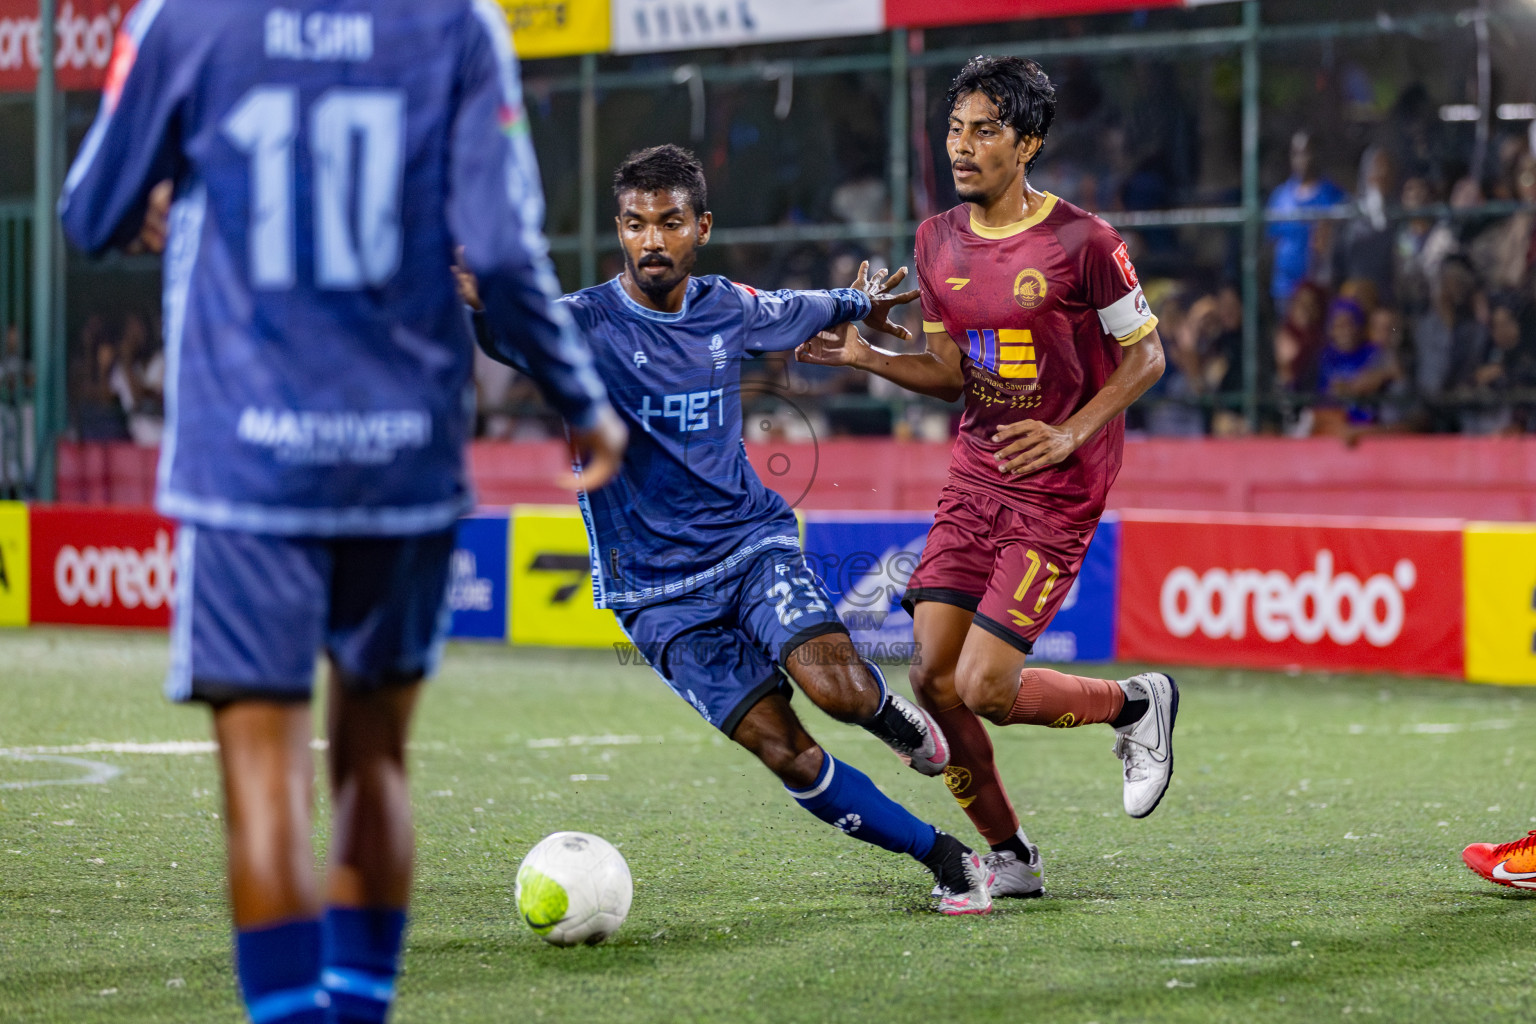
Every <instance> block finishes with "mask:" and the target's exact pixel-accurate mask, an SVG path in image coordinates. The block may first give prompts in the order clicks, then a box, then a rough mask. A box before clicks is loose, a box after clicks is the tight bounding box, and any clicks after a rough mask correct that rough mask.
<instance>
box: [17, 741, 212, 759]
mask: <svg viewBox="0 0 1536 1024" xmlns="http://www.w3.org/2000/svg"><path fill="white" fill-rule="evenodd" d="M217 749H218V747H217V746H215V745H214V743H213V741H212V740H165V741H162V742H159V743H75V744H72V745H70V746H67V747H7V748H5V749H0V754H6V755H10V756H12V757H18V756H22V755H26V754H172V755H180V756H184V755H187V754H211V753H213V752H214V751H215V750H217Z"/></svg>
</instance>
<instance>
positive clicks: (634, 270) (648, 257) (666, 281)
mask: <svg viewBox="0 0 1536 1024" xmlns="http://www.w3.org/2000/svg"><path fill="white" fill-rule="evenodd" d="M697 259H698V256H697V252H696V250H693V249H690V250H689V251H688V254H687V255H686V256H684V257H683V258H682V259H681V260H676V261H674V260H673V259H672V258H671V257H669V256H665V255H663V254H661V253H659V252H648V253H646V254H645V255H644V256H641V257H640V259H639V261H638V263H637V262H636V261H635V259H634V257H632V256H631V255H630V254H629V251H628V250H625V252H624V266H625V269H626V270H627V271H628V273H629V279H630V280H631V281H633V282H635V287H637V288H639V289H640V291H641V292H643V293H644V294H645V297H646V298H648V299H650V300H651V301H652V302H654V303H656V304H657V305H660V304H661V303H662V302H663V301H664V300H665V299H666V297H667V295H668V294H669V293H670V292H671V291H672V289H674V288H676V287H677V286H678V284H679V283H680V282H682V281H683V280H684V279H685V278H687V277H688V275H689V274H691V273H693V266H694V263H695V262H697ZM646 267H667V268H670V270H669V271H668V272H666V273H661V274H643V273H641V271H642V270H644V269H645V268H646Z"/></svg>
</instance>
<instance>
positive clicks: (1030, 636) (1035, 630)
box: [901, 486, 1093, 654]
mask: <svg viewBox="0 0 1536 1024" xmlns="http://www.w3.org/2000/svg"><path fill="white" fill-rule="evenodd" d="M1092 539H1093V530H1092V529H1089V530H1085V531H1082V532H1076V531H1070V530H1065V529H1063V528H1061V527H1059V526H1053V525H1052V524H1050V523H1047V522H1045V521H1044V520H1043V519H1041V518H1040V517H1038V516H1032V515H1029V514H1027V513H1024V512H1019V511H1016V510H1014V509H1011V508H1009V507H1008V506H1006V505H1004V504H1002V503H1001V502H999V501H997V500H996V499H994V498H992V497H990V496H988V495H985V494H978V493H976V492H975V491H970V490H962V489H960V488H957V487H953V486H949V487H945V488H944V491H943V493H942V494H941V495H940V496H939V510H938V513H937V514H936V515H935V516H934V520H933V529H932V530H931V531H929V533H928V542H927V544H925V545H924V546H923V557H922V560H921V561H920V562H918V565H917V570H916V571H915V572H913V574H912V579H911V581H910V582H908V584H907V592H906V594H905V595H904V596H903V597H902V599H901V604H902V607H903V608H905V609H906V610H907V612H908V614H911V613H912V611H913V609H914V608H915V607H916V606H917V604H918V602H920V601H936V602H938V603H940V604H952V605H954V606H956V607H957V608H964V609H966V610H967V611H970V612H975V613H976V617H975V619H974V620H972V621H974V622H975V624H976V625H977V626H979V627H980V628H982V629H984V630H986V631H987V632H989V633H992V634H993V635H995V636H998V637H1001V638H1002V639H1003V640H1006V641H1007V642H1008V643H1010V644H1012V645H1013V646H1014V647H1017V648H1018V649H1019V650H1021V651H1023V652H1024V653H1025V654H1029V653H1030V652H1031V651H1033V650H1034V645H1035V640H1036V639H1038V638H1039V636H1040V634H1041V633H1043V632H1045V627H1046V625H1047V624H1048V623H1049V622H1050V621H1051V618H1052V617H1053V616H1054V615H1055V614H1056V609H1058V608H1060V607H1061V604H1062V602H1063V601H1065V600H1066V599H1067V594H1068V592H1070V591H1071V589H1072V583H1073V581H1075V580H1076V579H1077V572H1078V569H1079V568H1081V566H1082V564H1083V556H1084V555H1085V554H1087V552H1088V542H1089V541H1090V540H1092Z"/></svg>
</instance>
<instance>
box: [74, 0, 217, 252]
mask: <svg viewBox="0 0 1536 1024" xmlns="http://www.w3.org/2000/svg"><path fill="white" fill-rule="evenodd" d="M164 7H165V3H164V0H145V2H144V3H141V4H139V6H137V7H135V8H134V9H133V12H132V13H131V14H129V15H128V19H127V21H126V22H125V23H124V24H123V29H122V35H121V37H120V38H119V39H118V43H117V51H116V55H115V56H114V59H113V65H112V71H111V75H110V77H109V79H108V81H107V85H106V89H105V90H104V92H103V95H102V100H101V113H100V114H99V115H98V117H97V119H96V121H95V123H94V124H93V125H92V126H91V130H90V133H89V134H88V135H86V137H85V142H84V143H83V144H82V145H81V147H80V153H79V155H78V156H77V157H76V159H75V162H74V164H73V165H72V166H71V168H70V172H69V176H68V178H67V179H66V180H65V182H64V193H63V196H62V198H60V200H59V215H60V218H61V220H62V222H63V227H64V233H65V235H66V236H68V238H69V240H70V241H72V242H74V243H75V244H76V245H77V246H79V247H80V248H81V249H84V250H85V251H86V252H89V253H99V252H102V251H103V250H105V249H109V248H111V247H113V246H120V245H126V244H127V243H128V242H131V241H132V240H133V239H134V238H136V237H137V236H138V233H139V230H140V228H141V227H142V226H143V224H144V209H145V206H146V204H147V202H148V199H149V190H150V189H151V188H153V187H154V186H155V185H156V184H158V183H160V182H162V181H165V180H167V179H174V178H176V177H177V172H178V170H179V168H180V161H179V155H180V151H179V148H178V145H177V143H178V142H179V139H178V138H177V134H178V123H177V122H178V116H179V113H180V109H181V104H182V101H183V100H184V99H185V97H186V94H187V92H188V90H189V88H190V86H191V85H192V83H193V82H195V81H196V76H195V73H194V72H195V70H196V62H195V60H194V59H191V58H192V55H190V54H185V53H177V52H175V47H174V46H173V45H172V40H171V39H170V38H169V37H170V35H171V32H172V29H171V26H170V25H169V24H168V22H167V20H166V19H163V18H161V17H160V14H161V11H162V10H163V9H164ZM130 69H131V70H130Z"/></svg>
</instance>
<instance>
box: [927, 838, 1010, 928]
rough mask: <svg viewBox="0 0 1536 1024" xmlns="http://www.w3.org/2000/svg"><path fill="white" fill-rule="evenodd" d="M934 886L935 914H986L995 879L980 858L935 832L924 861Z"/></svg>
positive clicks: (963, 846) (989, 906)
mask: <svg viewBox="0 0 1536 1024" xmlns="http://www.w3.org/2000/svg"><path fill="white" fill-rule="evenodd" d="M925 863H926V864H928V866H929V870H931V871H932V872H933V876H934V878H935V880H936V881H937V882H938V886H937V887H936V888H935V890H934V891H935V893H936V894H937V895H938V897H939V905H938V908H937V909H938V911H939V913H941V914H944V915H946V916H951V917H953V916H958V915H960V914H990V913H991V912H992V893H991V888H992V882H993V881H994V880H995V878H996V875H995V874H994V873H993V872H992V871H991V869H989V868H988V867H987V865H986V864H985V862H983V861H982V859H981V855H980V854H978V853H977V852H976V851H975V850H972V849H970V848H969V847H967V846H966V845H965V844H964V843H962V842H960V840H958V839H956V838H955V837H954V836H952V835H949V834H948V833H946V832H942V831H941V832H939V834H938V837H937V838H936V839H935V840H934V846H933V852H932V853H930V854H929V855H928V857H927V858H926V859H925Z"/></svg>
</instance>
